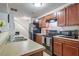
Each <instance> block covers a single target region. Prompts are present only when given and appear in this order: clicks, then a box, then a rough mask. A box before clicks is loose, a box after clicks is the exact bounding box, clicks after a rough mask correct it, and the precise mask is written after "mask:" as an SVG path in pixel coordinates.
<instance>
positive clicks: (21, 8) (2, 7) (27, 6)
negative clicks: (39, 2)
mask: <svg viewBox="0 0 79 59" xmlns="http://www.w3.org/2000/svg"><path fill="white" fill-rule="evenodd" d="M65 4H66V3H46V5H45V6H43V7H39V8H36V7H35V6H33V3H9V4H8V5H9V8H15V9H18V11H17V12H11V11H10V12H11V13H13V14H14V15H15V16H16V17H22V16H28V17H39V16H41V15H43V14H45V13H47V12H50V11H52V10H54V9H56V8H58V7H60V6H62V5H65ZM0 12H7V6H6V3H0Z"/></svg>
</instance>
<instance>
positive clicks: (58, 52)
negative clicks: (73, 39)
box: [52, 38, 62, 56]
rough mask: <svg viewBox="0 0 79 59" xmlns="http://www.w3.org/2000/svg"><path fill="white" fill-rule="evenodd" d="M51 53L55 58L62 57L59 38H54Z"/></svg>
mask: <svg viewBox="0 0 79 59" xmlns="http://www.w3.org/2000/svg"><path fill="white" fill-rule="evenodd" d="M53 48H54V49H53V50H54V51H53V52H52V53H54V54H55V55H57V56H62V42H61V40H60V39H59V38H54V44H53Z"/></svg>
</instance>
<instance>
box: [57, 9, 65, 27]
mask: <svg viewBox="0 0 79 59" xmlns="http://www.w3.org/2000/svg"><path fill="white" fill-rule="evenodd" d="M57 25H58V26H65V9H63V10H60V11H58V12H57Z"/></svg>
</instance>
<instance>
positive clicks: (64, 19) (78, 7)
mask: <svg viewBox="0 0 79 59" xmlns="http://www.w3.org/2000/svg"><path fill="white" fill-rule="evenodd" d="M78 16H79V4H72V5H70V6H68V7H66V8H64V9H62V10H60V11H59V12H57V20H58V26H75V25H79V17H78Z"/></svg>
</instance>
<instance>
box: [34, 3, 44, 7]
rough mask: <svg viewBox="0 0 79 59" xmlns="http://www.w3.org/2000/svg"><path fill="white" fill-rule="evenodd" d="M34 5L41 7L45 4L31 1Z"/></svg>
mask: <svg viewBox="0 0 79 59" xmlns="http://www.w3.org/2000/svg"><path fill="white" fill-rule="evenodd" d="M33 5H34V6H35V7H43V6H44V5H45V4H44V3H33Z"/></svg>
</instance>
